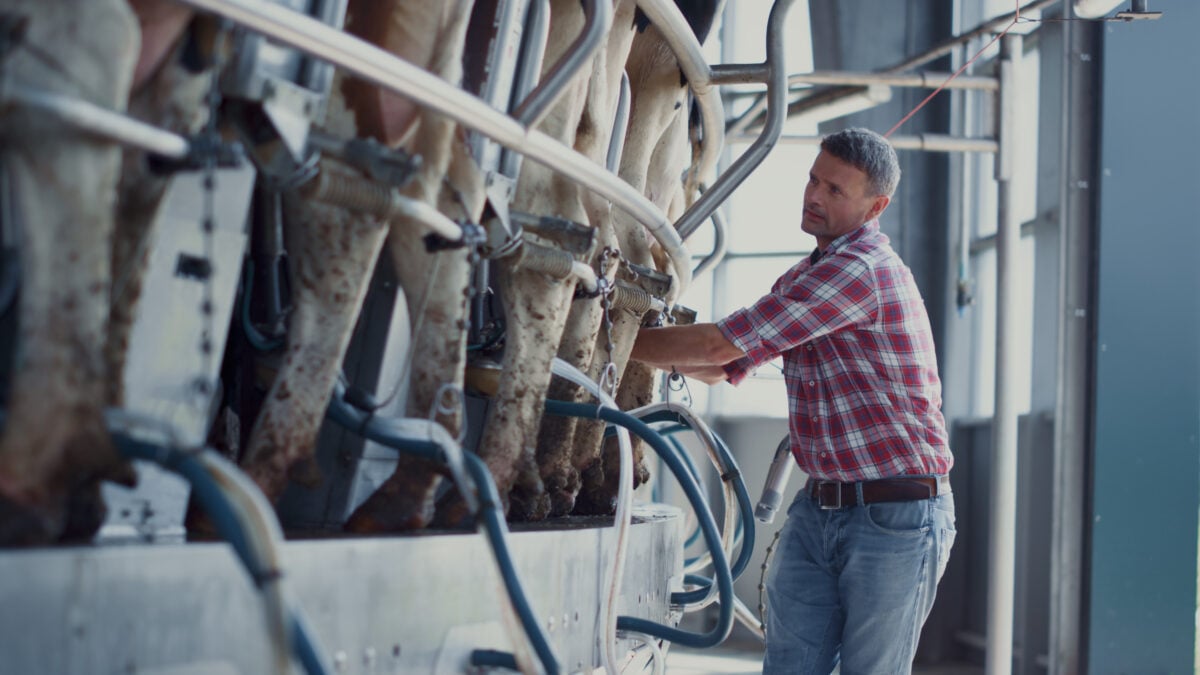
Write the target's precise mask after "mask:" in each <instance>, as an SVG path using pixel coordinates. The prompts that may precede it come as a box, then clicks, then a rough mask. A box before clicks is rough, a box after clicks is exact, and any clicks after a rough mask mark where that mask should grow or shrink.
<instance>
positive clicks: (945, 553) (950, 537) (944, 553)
mask: <svg viewBox="0 0 1200 675" xmlns="http://www.w3.org/2000/svg"><path fill="white" fill-rule="evenodd" d="M940 534H941V536H940V537H938V557H937V578H938V581H941V580H942V575H943V574H945V573H946V564H947V563H949V562H950V549H952V548H954V538H955V537H956V536H958V532H957V531H956V530H954V529H953V528H942V529H941V532H940Z"/></svg>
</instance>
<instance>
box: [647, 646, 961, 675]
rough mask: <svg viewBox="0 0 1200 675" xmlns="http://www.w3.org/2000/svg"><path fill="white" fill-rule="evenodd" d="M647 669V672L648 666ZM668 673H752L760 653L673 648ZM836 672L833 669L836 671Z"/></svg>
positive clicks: (924, 674) (917, 673)
mask: <svg viewBox="0 0 1200 675" xmlns="http://www.w3.org/2000/svg"><path fill="white" fill-rule="evenodd" d="M983 670H984V669H983V668H982V667H979V666H974V665H966V664H963V665H953V664H950V665H939V666H922V667H918V668H914V669H913V675H983ZM646 672H649V670H648V669H647V670H646ZM666 672H667V673H668V674H669V675H751V674H752V673H761V672H762V652H761V651H757V650H746V649H744V648H743V649H728V648H718V649H707V650H705V649H700V650H697V649H687V648H684V647H672V648H671V650H670V651H669V652H668V653H667V667H666ZM835 672H836V671H835Z"/></svg>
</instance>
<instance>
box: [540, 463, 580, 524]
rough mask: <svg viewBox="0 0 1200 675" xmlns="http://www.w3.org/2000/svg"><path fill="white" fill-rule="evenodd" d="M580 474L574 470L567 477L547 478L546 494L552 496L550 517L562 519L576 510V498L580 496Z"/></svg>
mask: <svg viewBox="0 0 1200 675" xmlns="http://www.w3.org/2000/svg"><path fill="white" fill-rule="evenodd" d="M579 488H580V481H579V473H578V472H576V471H574V470H572V471H571V472H570V473H568V474H566V475H558V476H549V477H547V478H546V494H548V495H549V496H550V517H551V518H561V517H563V516H569V515H571V511H573V510H575V497H576V495H578V494H579Z"/></svg>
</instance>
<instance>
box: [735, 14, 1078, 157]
mask: <svg viewBox="0 0 1200 675" xmlns="http://www.w3.org/2000/svg"><path fill="white" fill-rule="evenodd" d="M1058 2H1059V0H1032V2H1029V3H1026V4H1025V6H1024V7H1021V8H1020V10H1019V11H1020V13H1021V14H1026V13H1028V12H1035V11H1037V10H1040V9H1044V8H1046V7H1049V6H1050V5H1053V4H1056V3H1058ZM1016 17H1017V13H1016V12H1009V13H1007V14H1001V15H1000V16H997V17H994V18H992V19H988V20H987V21H984V22H983V23H980V24H979V25H978V26H976V27H975V28H973V29H971V30H969V31H967V32H966V33H961V34H959V35H954V36H951V37H949V38H947V39H945V40H942V41H941V42H939V43H938V44H936V45H934V46H932V47H930V48H929V49H927V50H925V51H923V52H921V53H920V54H917V55H916V56H912V57H910V58H907V59H905V60H903V61H901V62H899V63H896V64H894V65H892V66H889V67H887V68H884V69H882V70H880V71H879V72H881V73H903V72H905V71H908V70H912V69H913V68H916V67H918V66H923V65H925V64H926V63H929V62H930V61H936V60H937V59H940V58H941V57H943V56H945V55H947V54H949V53H951V52H952V51H954V49H955V48H957V47H958V46H959V45H961V44H963V43H966V42H970V41H971V40H974V39H975V38H977V37H979V36H981V35H986V34H988V33H994V32H996V30H997V29H999V28H1002V27H1004V26H1006V25H1008V24H1010V23H1012V21H1013V20H1014V19H1015V18H1016ZM857 92H858V88H857V87H840V88H834V89H823V90H818V91H815V92H814V93H813V94H811V95H809V96H806V97H804V98H802V99H800V100H799V101H796V102H795V103H794V104H793V106H798V107H801V109H800V110H798V111H796V112H800V111H802V110H803V109H804V108H803V106H810V105H819V104H822V103H826V102H829V101H834V100H838V99H841V98H844V97H846V96H850V95H853V94H855V93H857ZM765 105H766V102H765V99H764V98H763V97H759V99H758V100H756V101H755V102H754V103H753V104H752V105H751V106H750V107H749V108H748V109H747V110H746V112H744V113H742V116H741V117H739V118H737V119H736V120H734V121H733V124H730V125H729V128H728V132H729V133H730V134H733V133H735V132H738V131H743V130H745V129H747V128H749V127H750V125H751V124H754V123H755V122H756V121H757V118H758V116H759V115H760V114H761V113H762V111H763V108H764V107H765ZM789 107H792V106H789Z"/></svg>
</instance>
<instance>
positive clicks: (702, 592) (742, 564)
mask: <svg viewBox="0 0 1200 675" xmlns="http://www.w3.org/2000/svg"><path fill="white" fill-rule="evenodd" d="M642 419H643V421H644V422H647V423H655V422H668V421H669V422H676V423H678V424H682V425H685V426H686V425H687V419H686V418H684V417H683V416H682V415H679V414H677V413H673V412H671V411H670V410H661V411H658V412H655V413H653V414H650V415H647V416H646V417H644V418H642ZM712 436H713V440H715V441H716V442H717V448H716V450H717V455H718V456H719V457H720V459H721V464H722V465H723V466H724V473H723V475H722V476H721V480H722V481H725V480H732V481H733V489H734V493H735V494H736V495H737V501H738V516H739V521H738V522H739V523H741V529H742V532H743V537H742V547H741V549H740V550H739V551H738V557H737V560H736V561H734V564H733V570H732V573H733V578H734V579H737V578H739V577H741V575H742V572H744V571H746V566H747V565H749V563H750V556H751V555H753V553H754V532H755V528H754V507H753V506H751V505H750V493H749V492H748V491H747V490H746V481H745V479H744V478H743V477H742V472H741V470H740V469H739V468H738V465H737V461H736V460H735V459H734V458H733V454H732V453H731V452H730V451H729V446H728V445H726V444H725V441H724V440H723V439H722V438H721V437H720V436H718V435H717V434H715V433H714V434H713V435H712ZM707 595H708V588H707V587H702V588H698V589H695V590H692V591H688V592H687V600H686V601H685V602H688V603H691V602H699V601H701V600H703V599H704V598H705V597H706V596H707Z"/></svg>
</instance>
